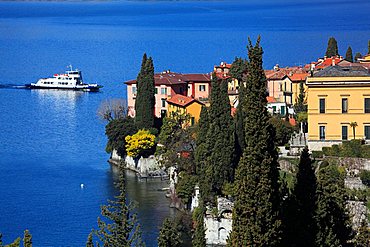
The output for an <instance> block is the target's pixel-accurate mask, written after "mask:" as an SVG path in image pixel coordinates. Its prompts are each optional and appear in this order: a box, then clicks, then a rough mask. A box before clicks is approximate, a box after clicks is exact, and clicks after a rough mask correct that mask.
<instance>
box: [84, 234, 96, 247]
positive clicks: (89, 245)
mask: <svg viewBox="0 0 370 247" xmlns="http://www.w3.org/2000/svg"><path fill="white" fill-rule="evenodd" d="M86 247H94V243H93V234H92V232H90V234H89V236H88V237H87V242H86Z"/></svg>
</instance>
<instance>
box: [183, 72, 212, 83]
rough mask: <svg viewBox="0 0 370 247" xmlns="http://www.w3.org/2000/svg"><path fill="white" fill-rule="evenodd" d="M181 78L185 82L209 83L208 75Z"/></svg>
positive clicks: (189, 75)
mask: <svg viewBox="0 0 370 247" xmlns="http://www.w3.org/2000/svg"><path fill="white" fill-rule="evenodd" d="M183 77H184V78H185V80H186V81H188V82H190V81H193V82H198V81H207V82H208V81H209V82H210V81H211V75H210V74H183Z"/></svg>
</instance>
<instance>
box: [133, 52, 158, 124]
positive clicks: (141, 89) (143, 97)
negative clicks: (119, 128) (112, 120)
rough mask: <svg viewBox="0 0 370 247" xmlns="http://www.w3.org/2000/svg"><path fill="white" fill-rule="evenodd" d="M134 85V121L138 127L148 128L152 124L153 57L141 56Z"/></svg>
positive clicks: (153, 102) (153, 103)
mask: <svg viewBox="0 0 370 247" xmlns="http://www.w3.org/2000/svg"><path fill="white" fill-rule="evenodd" d="M136 85H137V95H136V104H135V123H136V125H137V127H138V128H139V129H150V128H152V127H153V126H154V106H155V96H154V89H155V85H154V65H153V59H152V58H151V57H149V58H148V57H147V55H146V54H144V56H143V60H142V63H141V69H140V72H139V74H138V76H137V79H136Z"/></svg>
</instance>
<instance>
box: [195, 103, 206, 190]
mask: <svg viewBox="0 0 370 247" xmlns="http://www.w3.org/2000/svg"><path fill="white" fill-rule="evenodd" d="M208 128H209V118H208V110H207V108H206V107H205V106H202V109H201V111H200V117H199V122H198V129H197V132H196V133H197V138H196V148H195V154H194V158H195V164H196V174H197V175H198V177H199V178H200V181H204V179H205V167H206V166H205V165H206V160H207V158H208V156H209V153H210V150H209V145H208V142H207V132H208ZM201 185H204V183H201ZM203 190H204V189H203V188H202V189H201V191H202V192H203ZM201 196H203V194H201Z"/></svg>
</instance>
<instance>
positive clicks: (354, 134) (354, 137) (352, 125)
mask: <svg viewBox="0 0 370 247" xmlns="http://www.w3.org/2000/svg"><path fill="white" fill-rule="evenodd" d="M349 126H351V127H352V129H353V139H356V127H357V126H358V124H357V122H351V123H350V124H349Z"/></svg>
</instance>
